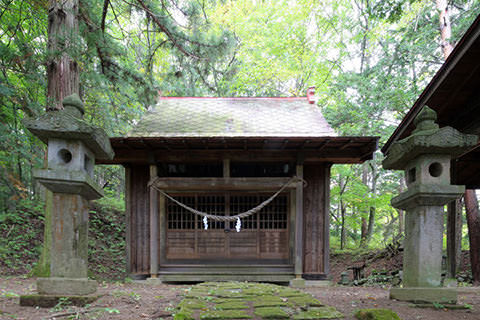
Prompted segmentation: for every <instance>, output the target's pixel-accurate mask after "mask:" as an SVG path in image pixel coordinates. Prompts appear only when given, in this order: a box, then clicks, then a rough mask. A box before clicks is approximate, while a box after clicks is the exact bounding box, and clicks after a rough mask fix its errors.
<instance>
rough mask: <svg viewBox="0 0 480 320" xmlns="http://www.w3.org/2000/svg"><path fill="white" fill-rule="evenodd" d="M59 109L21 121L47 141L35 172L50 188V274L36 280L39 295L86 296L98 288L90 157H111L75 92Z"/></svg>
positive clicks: (95, 194)
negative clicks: (42, 163) (91, 239)
mask: <svg viewBox="0 0 480 320" xmlns="http://www.w3.org/2000/svg"><path fill="white" fill-rule="evenodd" d="M62 103H63V106H64V110H59V111H50V112H47V113H46V114H44V115H42V116H41V117H39V118H37V119H28V120H26V121H25V125H26V127H27V128H28V129H29V130H30V131H31V132H32V133H33V134H34V135H36V136H37V137H39V138H40V140H42V141H43V142H44V143H46V144H47V145H48V166H47V168H46V169H39V170H36V171H34V177H35V178H36V180H37V181H39V182H40V183H41V184H42V185H44V186H45V187H46V188H47V189H49V190H50V191H52V193H53V203H52V213H51V214H52V216H51V219H52V220H51V221H52V227H51V238H52V243H51V247H50V248H49V249H50V276H49V277H48V278H39V279H38V280H37V291H38V293H39V294H40V295H57V296H61V295H67V296H69V295H70V296H72V295H86V294H91V293H94V292H95V291H96V289H97V284H96V281H93V280H88V276H87V261H88V256H87V253H88V238H87V237H88V212H89V206H88V200H93V199H98V198H100V197H102V196H103V193H102V189H101V188H100V187H99V186H98V185H97V184H96V183H95V182H94V180H93V168H94V164H95V159H112V158H113V155H114V153H113V151H112V148H111V146H110V141H109V139H108V136H107V135H106V133H105V132H104V131H103V130H102V129H100V128H96V127H93V126H91V125H89V124H88V123H86V122H85V121H84V120H83V119H82V118H83V113H84V107H83V103H82V101H81V100H80V98H79V97H78V96H77V95H76V94H74V95H71V96H68V97H66V98H65V99H64V100H63V102H62Z"/></svg>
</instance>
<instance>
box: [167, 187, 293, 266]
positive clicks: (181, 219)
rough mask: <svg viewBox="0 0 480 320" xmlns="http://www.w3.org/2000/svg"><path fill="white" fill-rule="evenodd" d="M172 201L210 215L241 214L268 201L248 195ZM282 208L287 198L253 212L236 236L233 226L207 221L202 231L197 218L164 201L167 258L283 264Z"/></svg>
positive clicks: (286, 209) (285, 234)
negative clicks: (264, 261) (249, 260)
mask: <svg viewBox="0 0 480 320" xmlns="http://www.w3.org/2000/svg"><path fill="white" fill-rule="evenodd" d="M174 196H175V198H176V199H177V200H179V201H180V202H183V203H185V204H187V205H188V206H190V207H192V208H196V209H198V210H200V211H204V212H209V213H214V214H216V215H224V214H226V215H235V214H237V213H240V212H244V211H246V210H248V209H251V208H253V207H255V206H256V205H258V204H259V203H261V202H262V201H264V200H265V199H267V198H268V197H269V195H263V194H252V193H247V194H245V193H244V194H239V193H228V194H194V195H174ZM288 204H289V199H288V195H287V194H282V195H279V196H278V197H277V198H275V199H274V200H273V201H272V202H271V203H270V204H269V205H268V206H266V207H265V208H263V209H262V210H261V211H260V212H259V213H257V214H254V215H252V216H249V217H247V218H244V219H242V220H241V221H242V229H241V232H236V230H235V224H236V222H227V223H224V222H215V221H212V220H210V221H209V222H208V229H207V230H204V225H203V222H202V219H201V217H198V216H196V215H194V214H192V213H189V212H188V211H186V210H185V209H183V208H181V207H180V206H178V205H176V204H175V203H173V202H172V201H169V200H167V202H166V213H167V252H166V253H167V254H166V256H167V259H192V258H194V259H225V258H228V259H233V260H235V259H246V258H247V259H287V258H288V229H289V224H288V220H289V219H288V212H289V205H288Z"/></svg>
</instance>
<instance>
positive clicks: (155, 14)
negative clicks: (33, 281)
mask: <svg viewBox="0 0 480 320" xmlns="http://www.w3.org/2000/svg"><path fill="white" fill-rule="evenodd" d="M78 5H79V7H78V9H79V10H78V21H79V24H78V31H79V32H78V34H79V35H76V34H73V35H72V36H68V35H64V37H63V38H60V40H59V41H60V45H59V46H57V47H56V49H55V50H52V49H51V48H50V49H48V34H49V32H52V30H49V28H48V25H49V24H48V17H49V1H48V0H30V1H26V0H0V71H1V72H0V119H1V122H0V135H1V139H0V228H1V229H2V234H4V235H7V238H8V235H12V234H15V229H14V228H12V225H15V223H17V224H25V223H28V221H29V220H31V219H33V217H35V218H36V219H37V218H38V219H40V220H41V212H42V210H41V207H42V199H43V197H44V191H42V190H41V189H40V187H39V186H38V185H37V184H35V182H34V181H33V178H32V169H33V168H36V167H41V166H42V165H43V162H44V145H43V144H42V143H41V142H40V141H39V140H38V139H36V138H34V137H33V136H32V135H31V134H30V133H29V132H28V131H26V130H25V127H24V126H23V124H22V119H24V118H26V117H32V116H36V115H39V114H42V113H43V112H45V110H46V109H55V108H56V104H57V102H56V101H55V99H54V98H53V97H52V96H51V95H49V88H48V82H47V74H48V72H49V70H48V68H49V61H50V60H51V59H55V58H57V57H59V56H62V55H64V54H67V55H68V56H70V57H72V59H74V60H75V61H76V62H77V64H78V68H79V72H80V80H79V91H80V96H81V98H82V100H83V101H84V102H85V105H86V109H87V110H86V120H87V121H88V122H90V123H92V124H95V125H98V126H101V127H103V128H104V129H105V130H106V131H107V133H108V134H109V135H110V136H122V135H123V134H125V133H126V132H128V130H129V129H130V128H131V127H132V125H134V124H135V123H136V121H138V119H139V118H140V117H141V116H142V114H143V113H144V112H145V111H146V110H147V109H148V108H149V107H150V106H151V105H152V104H154V103H155V100H156V98H157V97H158V96H160V95H161V96H219V97H220V96H221V97H225V96H241V97H245V96H249V97H250V96H255V97H256V96H275V97H276V96H281V97H285V96H304V95H305V92H306V89H307V88H308V87H309V86H316V95H317V98H318V102H317V104H318V107H319V108H321V110H322V111H323V113H324V115H325V117H326V118H327V120H328V121H329V123H330V124H331V125H332V127H333V128H334V129H335V130H336V131H337V132H338V133H339V134H341V135H368V136H380V137H381V138H380V147H381V146H382V144H383V143H384V142H385V141H386V140H387V139H388V137H389V136H390V134H391V133H392V132H393V130H394V128H395V127H396V126H397V125H398V123H399V121H400V120H401V119H402V117H403V116H404V114H405V113H406V112H407V111H408V110H409V108H410V107H411V106H412V104H413V102H414V101H415V99H416V97H418V95H419V94H420V93H421V91H422V90H423V89H424V87H425V86H426V84H427V83H428V82H429V81H430V79H431V78H432V76H433V75H434V73H435V72H436V70H438V68H439V67H440V66H441V64H442V63H443V61H444V59H445V52H444V50H442V49H444V48H445V47H446V46H447V45H448V44H451V45H453V46H454V45H455V43H456V41H458V39H459V38H460V37H461V36H462V34H463V33H464V32H465V30H466V29H467V28H468V26H469V25H470V24H471V23H472V21H473V20H474V19H475V18H476V16H477V15H478V13H479V12H480V1H478V0H451V1H448V3H447V2H446V1H441V0H437V1H432V0H388V1H385V0H316V1H314V0H290V1H287V0H272V1H266V0H265V1H262V0H260V1H259V0H237V1H235V0H224V1H213V0H186V1H176V0H155V1H152V0H79V1H78ZM445 6H447V8H448V10H447V12H448V15H449V19H450V22H451V37H449V35H448V34H445V32H441V31H444V30H443V28H440V27H439V25H440V23H439V21H440V19H439V14H440V13H442V12H443V13H444V12H445V11H444V10H445V8H446V7H445ZM441 29H442V30H441ZM446 44H447V45H446ZM381 160H382V154H381V153H380V152H379V151H377V153H376V155H375V157H374V159H373V160H371V161H368V162H367V163H365V164H364V165H342V166H340V165H338V166H334V167H333V169H332V183H331V188H332V189H331V196H332V197H331V243H332V247H333V248H338V249H347V248H359V247H367V246H369V247H375V248H378V247H384V246H386V245H387V244H389V243H392V242H398V241H400V240H401V239H402V234H403V223H402V221H403V212H399V211H397V210H395V209H393V208H392V207H391V206H390V199H391V198H392V197H393V196H395V195H396V194H398V193H399V192H401V191H402V190H403V188H404V182H403V173H401V172H392V171H385V170H383V169H382V167H381ZM96 170H97V178H98V180H99V183H100V184H101V185H102V186H104V190H105V191H106V195H107V197H106V198H105V199H103V200H101V201H100V204H104V205H108V206H116V207H119V206H120V207H121V204H122V198H123V194H122V193H123V170H122V168H121V167H113V166H102V167H97V169H96ZM120 209H121V208H120ZM464 219H465V216H464ZM106 223H108V221H106ZM477 232H480V230H477ZM468 245H469V242H468V236H467V226H466V224H464V232H463V248H464V249H468ZM14 250H18V248H17V249H14V248H12V246H11V243H10V242H8V240H7V239H0V260H2V259H4V258H6V257H9V256H11V255H12V251H14ZM36 254H38V250H37V251H33V252H32V255H36Z"/></svg>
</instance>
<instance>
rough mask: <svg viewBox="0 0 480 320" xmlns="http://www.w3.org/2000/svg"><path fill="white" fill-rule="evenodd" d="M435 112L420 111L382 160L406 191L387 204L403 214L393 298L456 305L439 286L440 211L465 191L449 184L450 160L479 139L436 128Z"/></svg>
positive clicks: (451, 295) (451, 291) (450, 293)
mask: <svg viewBox="0 0 480 320" xmlns="http://www.w3.org/2000/svg"><path fill="white" fill-rule="evenodd" d="M436 119H437V115H436V113H435V111H433V110H432V109H430V108H429V107H427V106H425V107H424V108H423V109H422V111H420V113H419V114H418V116H417V117H416V118H415V120H414V124H415V127H416V128H415V130H414V131H413V132H412V134H411V135H410V136H409V137H407V138H405V139H403V140H400V141H397V142H395V143H394V144H393V145H392V147H391V148H390V151H389V152H388V154H387V155H386V157H385V159H384V161H383V167H384V168H385V169H393V170H405V176H406V182H407V187H408V189H407V190H406V191H405V192H403V193H401V194H400V195H398V196H397V197H395V198H393V199H392V206H394V207H395V208H398V209H403V210H406V216H405V242H404V258H403V286H404V287H403V288H393V289H391V290H390V296H391V298H393V299H398V300H408V301H418V302H419V301H425V302H456V299H457V298H456V297H457V295H456V291H455V289H447V288H440V287H441V264H442V245H443V241H442V239H443V220H444V216H443V215H444V206H445V205H446V204H447V203H449V202H450V201H453V200H455V199H457V198H459V197H460V196H461V195H462V194H463V193H464V191H465V187H464V186H457V185H452V184H450V161H451V159H453V158H456V157H458V156H459V155H461V154H462V153H463V152H464V151H465V150H467V149H469V148H470V147H472V146H474V145H476V143H477V140H478V137H477V136H475V135H466V134H462V133H460V132H459V131H457V130H456V129H454V128H451V127H443V128H439V126H438V124H437V123H436Z"/></svg>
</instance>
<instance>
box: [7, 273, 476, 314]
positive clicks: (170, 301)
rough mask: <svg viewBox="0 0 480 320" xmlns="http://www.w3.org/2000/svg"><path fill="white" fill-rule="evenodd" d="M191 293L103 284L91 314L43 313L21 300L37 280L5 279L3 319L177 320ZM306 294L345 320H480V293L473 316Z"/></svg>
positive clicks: (370, 296) (342, 292) (380, 292)
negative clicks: (376, 314)
mask: <svg viewBox="0 0 480 320" xmlns="http://www.w3.org/2000/svg"><path fill="white" fill-rule="evenodd" d="M187 288H189V286H188V285H160V286H149V285H144V284H138V283H127V284H122V283H100V285H99V293H100V294H103V295H104V296H103V297H101V298H100V299H99V300H97V302H95V303H93V304H92V305H90V306H89V307H87V308H77V307H69V306H66V305H65V306H62V305H59V306H57V307H55V308H50V309H48V308H47V309H42V308H32V307H20V306H19V298H18V295H21V294H29V293H32V292H34V290H35V280H34V279H23V278H18V277H16V278H8V279H6V278H1V279H0V319H2V320H3V319H5V320H6V319H25V320H27V319H28V320H30V319H32V320H33V319H34V320H41V319H113V320H116V319H118V320H126V319H131V320H136V319H139V320H140V319H172V317H171V312H172V309H173V308H174V306H175V305H176V304H177V303H178V302H179V301H180V300H181V299H182V296H183V293H184V292H185V290H186V289H187ZM305 291H306V292H308V293H311V294H312V295H313V296H314V297H316V298H318V299H319V300H320V301H322V302H324V303H325V304H327V305H330V306H334V307H336V308H337V310H339V311H340V312H342V313H343V314H344V315H345V319H354V317H353V316H352V313H353V312H354V310H356V309H360V308H390V309H392V310H394V311H395V312H397V314H398V315H399V316H400V318H401V319H403V320H419V319H435V320H452V319H454V320H457V319H458V320H460V319H469V320H480V292H479V291H476V292H473V291H471V292H467V293H460V294H459V303H462V304H468V305H470V306H471V307H472V309H470V310H444V309H430V308H428V309H425V308H414V307H412V306H411V305H410V304H409V303H403V302H398V301H392V300H389V299H388V290H387V289H382V288H369V287H328V288H307V289H305ZM85 311H87V312H85ZM55 315H57V317H54V316H55ZM59 315H60V316H59Z"/></svg>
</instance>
